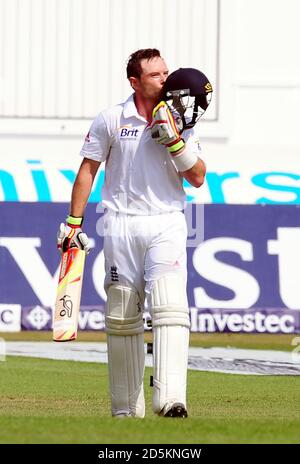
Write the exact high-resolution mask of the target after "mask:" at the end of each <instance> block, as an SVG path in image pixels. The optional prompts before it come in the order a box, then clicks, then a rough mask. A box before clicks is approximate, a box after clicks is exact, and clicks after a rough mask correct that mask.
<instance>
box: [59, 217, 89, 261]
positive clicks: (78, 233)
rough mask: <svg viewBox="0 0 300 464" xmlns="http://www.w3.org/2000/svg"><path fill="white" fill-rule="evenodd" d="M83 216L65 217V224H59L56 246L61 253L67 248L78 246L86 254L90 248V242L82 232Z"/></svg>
mask: <svg viewBox="0 0 300 464" xmlns="http://www.w3.org/2000/svg"><path fill="white" fill-rule="evenodd" d="M82 221H83V218H75V217H74V216H68V217H67V224H64V223H63V222H62V223H61V224H60V226H59V231H58V233H57V248H58V250H59V251H60V252H61V253H63V252H65V251H68V250H69V248H73V247H76V248H80V249H81V250H84V251H85V252H86V254H87V255H88V254H89V252H90V250H91V243H90V240H89V238H88V236H87V235H86V234H85V233H84V232H82V229H81V225H82Z"/></svg>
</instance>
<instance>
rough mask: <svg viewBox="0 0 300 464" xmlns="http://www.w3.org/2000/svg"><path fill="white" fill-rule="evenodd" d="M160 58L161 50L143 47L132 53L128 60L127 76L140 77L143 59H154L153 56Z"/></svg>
mask: <svg viewBox="0 0 300 464" xmlns="http://www.w3.org/2000/svg"><path fill="white" fill-rule="evenodd" d="M156 57H158V58H160V57H161V56H160V51H159V50H157V49H156V48H142V49H141V50H137V51H136V52H134V53H132V54H131V55H130V57H129V59H128V62H127V69H126V71H127V78H128V79H129V77H140V76H141V74H142V66H141V61H142V60H148V61H149V60H152V58H156Z"/></svg>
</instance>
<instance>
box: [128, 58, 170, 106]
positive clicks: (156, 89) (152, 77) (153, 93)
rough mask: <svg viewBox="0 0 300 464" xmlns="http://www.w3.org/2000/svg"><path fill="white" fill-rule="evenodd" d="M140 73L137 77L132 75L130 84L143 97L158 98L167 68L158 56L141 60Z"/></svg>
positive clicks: (167, 71)
mask: <svg viewBox="0 0 300 464" xmlns="http://www.w3.org/2000/svg"><path fill="white" fill-rule="evenodd" d="M141 67H142V74H141V76H140V77H139V78H135V77H132V78H131V85H132V87H133V88H134V90H135V92H136V93H139V94H140V95H141V96H143V97H144V98H150V99H153V100H159V99H160V94H161V91H162V87H163V85H164V82H165V80H166V79H167V77H168V74H169V70H168V68H167V66H166V63H165V61H164V60H163V59H162V58H160V57H155V58H152V59H151V60H147V59H144V60H142V61H141Z"/></svg>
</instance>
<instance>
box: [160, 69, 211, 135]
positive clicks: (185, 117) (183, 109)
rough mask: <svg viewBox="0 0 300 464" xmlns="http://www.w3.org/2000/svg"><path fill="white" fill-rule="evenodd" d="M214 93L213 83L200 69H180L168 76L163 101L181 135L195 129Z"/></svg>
mask: <svg viewBox="0 0 300 464" xmlns="http://www.w3.org/2000/svg"><path fill="white" fill-rule="evenodd" d="M212 91H213V89H212V85H211V83H210V82H209V80H208V79H207V77H206V76H205V74H203V72H201V71H199V70H198V69H194V68H179V69H177V71H174V72H173V73H171V74H170V75H169V76H168V78H167V80H166V82H165V84H164V87H163V99H164V100H165V102H166V103H167V105H168V106H169V108H170V111H171V113H172V114H173V117H174V119H175V121H176V124H177V127H178V130H179V132H180V133H181V132H182V131H183V130H185V129H189V128H191V127H194V125H195V124H196V122H197V121H198V120H199V119H200V118H201V116H202V115H203V114H204V113H205V111H206V110H207V107H208V105H209V104H210V101H211V97H212Z"/></svg>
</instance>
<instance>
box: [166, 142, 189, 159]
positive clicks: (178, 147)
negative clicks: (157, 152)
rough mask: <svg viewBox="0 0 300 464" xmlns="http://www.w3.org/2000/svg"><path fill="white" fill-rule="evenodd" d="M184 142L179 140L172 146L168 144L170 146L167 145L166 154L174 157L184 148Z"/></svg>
mask: <svg viewBox="0 0 300 464" xmlns="http://www.w3.org/2000/svg"><path fill="white" fill-rule="evenodd" d="M184 145H185V143H184V141H183V140H182V139H179V140H178V142H176V143H174V142H173V144H170V145H167V149H168V152H169V153H171V155H173V156H174V155H175V156H176V153H177V152H178V151H179V150H182V148H184Z"/></svg>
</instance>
